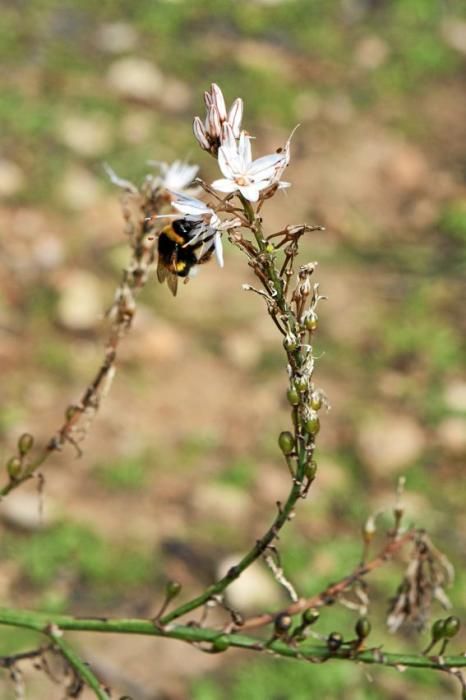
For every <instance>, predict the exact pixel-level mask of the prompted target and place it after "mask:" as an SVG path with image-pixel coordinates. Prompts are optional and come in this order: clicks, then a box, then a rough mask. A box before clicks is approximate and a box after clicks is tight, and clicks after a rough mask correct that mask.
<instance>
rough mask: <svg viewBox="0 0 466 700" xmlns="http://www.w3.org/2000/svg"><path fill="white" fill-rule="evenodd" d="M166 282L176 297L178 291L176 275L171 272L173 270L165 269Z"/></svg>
mask: <svg viewBox="0 0 466 700" xmlns="http://www.w3.org/2000/svg"><path fill="white" fill-rule="evenodd" d="M167 273H168V274H167V284H168V288H169V289H170V291H171V293H172V294H173V296H174V297H176V292H177V291H178V277H177V276H176V275H174V274H173V272H168V271H167Z"/></svg>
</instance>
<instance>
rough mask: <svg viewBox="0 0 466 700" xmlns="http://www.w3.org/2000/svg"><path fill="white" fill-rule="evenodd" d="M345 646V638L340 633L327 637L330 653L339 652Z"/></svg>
mask: <svg viewBox="0 0 466 700" xmlns="http://www.w3.org/2000/svg"><path fill="white" fill-rule="evenodd" d="M342 644H343V637H342V635H341V634H340V633H339V632H332V633H331V634H329V636H328V637H327V647H328V650H329V651H337V650H338V649H339V648H340V647H341V645H342Z"/></svg>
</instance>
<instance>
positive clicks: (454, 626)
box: [443, 615, 461, 639]
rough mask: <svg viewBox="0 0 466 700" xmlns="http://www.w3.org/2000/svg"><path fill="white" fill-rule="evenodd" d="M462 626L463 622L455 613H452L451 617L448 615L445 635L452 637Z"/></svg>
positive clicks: (444, 630) (444, 627)
mask: <svg viewBox="0 0 466 700" xmlns="http://www.w3.org/2000/svg"><path fill="white" fill-rule="evenodd" d="M460 627H461V623H460V621H459V619H458V618H457V617H455V616H454V615H451V617H447V619H446V620H445V622H444V626H443V636H444V637H448V638H449V639H451V638H452V637H454V636H455V635H456V634H458V632H459V629H460Z"/></svg>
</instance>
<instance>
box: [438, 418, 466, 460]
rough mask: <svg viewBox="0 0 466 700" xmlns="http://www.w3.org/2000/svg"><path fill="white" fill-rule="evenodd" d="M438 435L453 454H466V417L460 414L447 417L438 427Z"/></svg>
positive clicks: (443, 444)
mask: <svg viewBox="0 0 466 700" xmlns="http://www.w3.org/2000/svg"><path fill="white" fill-rule="evenodd" d="M437 437H438V439H439V441H440V443H441V444H442V446H443V447H444V448H445V449H446V450H447V451H448V452H449V453H451V454H454V455H462V454H466V419H465V418H461V417H460V416H451V417H450V418H445V420H443V421H442V422H441V423H440V425H439V426H438V428H437Z"/></svg>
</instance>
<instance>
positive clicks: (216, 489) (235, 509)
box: [192, 483, 251, 525]
mask: <svg viewBox="0 0 466 700" xmlns="http://www.w3.org/2000/svg"><path fill="white" fill-rule="evenodd" d="M192 503H193V506H194V508H195V509H196V510H197V511H198V513H199V515H200V516H201V515H202V516H203V517H207V518H209V519H212V520H215V521H216V522H224V523H228V524H230V525H237V524H238V523H240V522H244V521H245V519H247V518H248V516H249V514H250V511H251V500H250V498H249V495H248V494H247V493H245V492H244V491H243V490H241V489H237V488H234V487H233V486H228V485H226V484H215V483H213V484H201V485H200V486H199V487H198V488H196V489H195V491H194V495H193V501H192Z"/></svg>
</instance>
